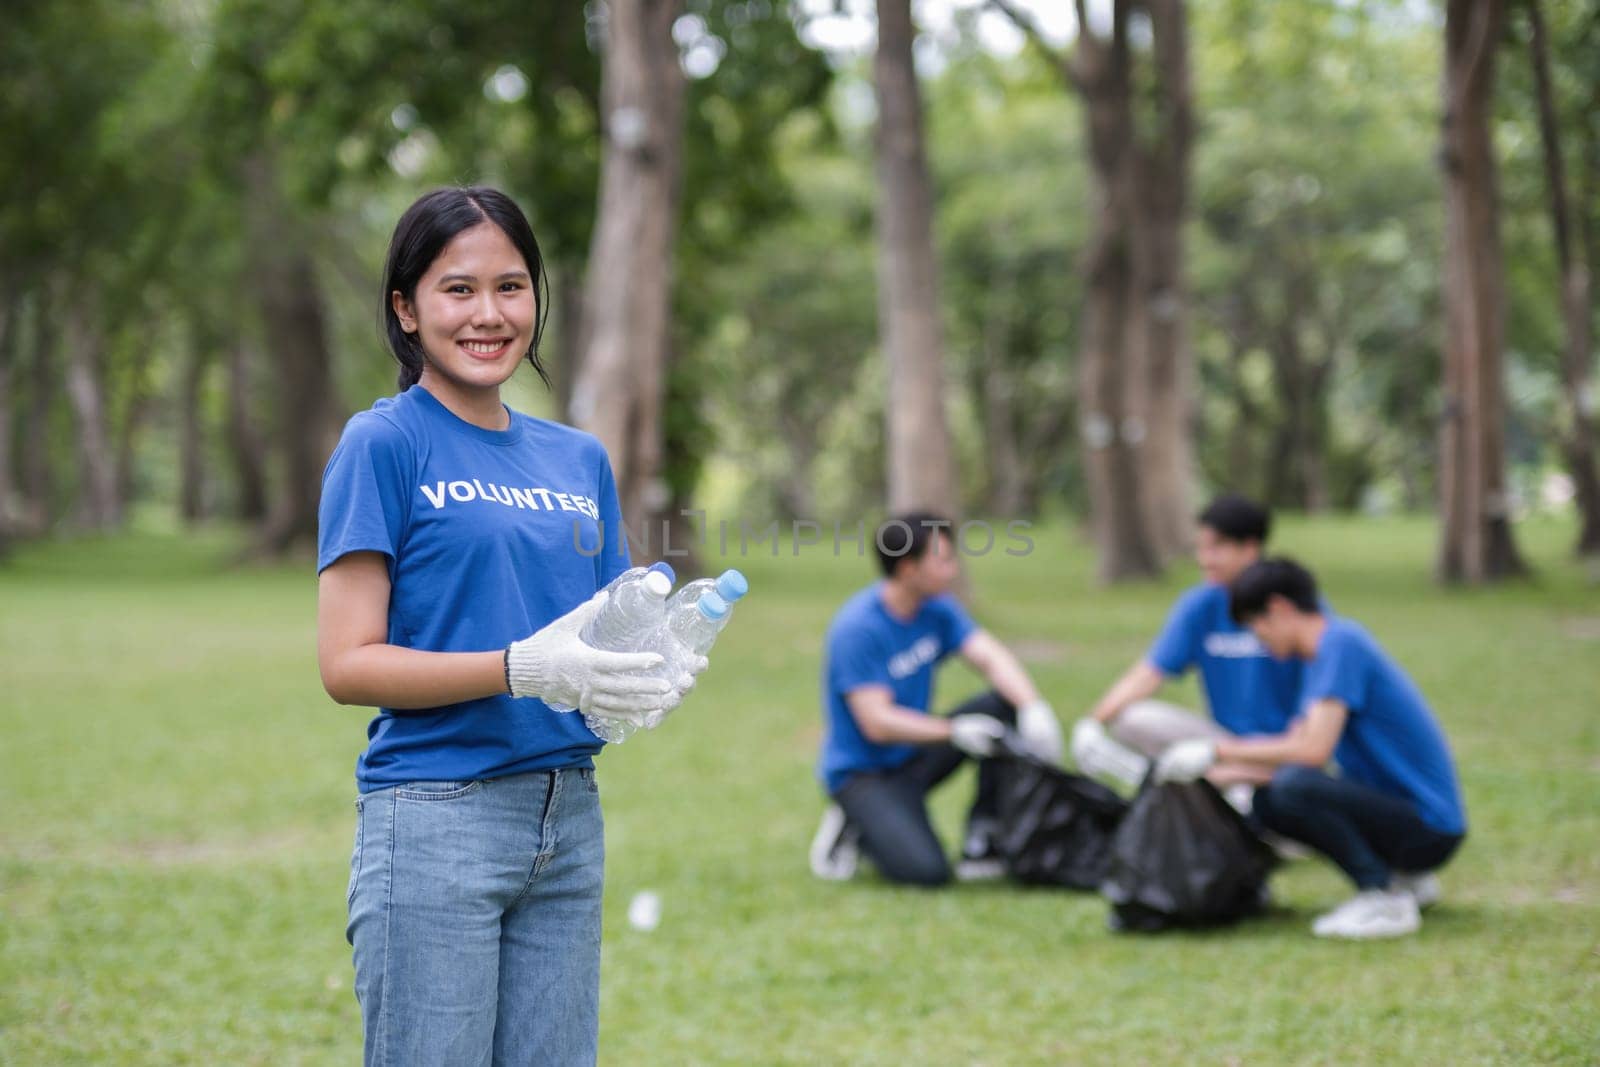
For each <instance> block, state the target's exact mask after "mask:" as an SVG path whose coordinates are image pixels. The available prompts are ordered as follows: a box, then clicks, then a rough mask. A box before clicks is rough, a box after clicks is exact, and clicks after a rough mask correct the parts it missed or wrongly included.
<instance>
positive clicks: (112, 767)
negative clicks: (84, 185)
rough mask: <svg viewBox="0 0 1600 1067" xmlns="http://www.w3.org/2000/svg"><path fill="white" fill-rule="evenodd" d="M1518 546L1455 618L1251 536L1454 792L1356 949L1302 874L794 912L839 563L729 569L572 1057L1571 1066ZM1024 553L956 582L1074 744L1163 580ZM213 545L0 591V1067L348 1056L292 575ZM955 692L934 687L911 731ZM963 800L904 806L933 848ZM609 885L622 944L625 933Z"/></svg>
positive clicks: (1552, 532)
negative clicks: (598, 1012)
mask: <svg viewBox="0 0 1600 1067" xmlns="http://www.w3.org/2000/svg"><path fill="white" fill-rule="evenodd" d="M1519 534H1520V536H1521V538H1522V541H1523V545H1524V548H1525V549H1526V551H1527V552H1528V554H1529V556H1530V557H1531V558H1532V559H1533V560H1534V561H1535V562H1536V564H1537V566H1538V568H1539V574H1540V576H1539V578H1538V579H1537V580H1536V581H1535V582H1534V583H1532V584H1524V585H1517V586H1513V587H1510V588H1504V589H1494V590H1470V591H1462V590H1441V589H1439V588H1437V587H1435V586H1434V585H1433V584H1432V583H1431V582H1430V580H1429V566H1430V561H1431V556H1432V548H1433V531H1432V526H1431V524H1429V523H1426V522H1423V521H1420V520H1371V521H1363V520H1354V519H1328V520H1318V521H1315V522H1310V521H1295V520H1289V521H1286V522H1284V523H1283V530H1282V532H1281V534H1280V536H1279V539H1278V547H1279V548H1281V549H1282V550H1284V551H1288V552H1291V553H1293V554H1295V555H1298V556H1300V557H1301V558H1302V559H1304V560H1305V561H1307V562H1308V563H1310V564H1311V565H1312V566H1313V567H1314V568H1315V569H1316V570H1317V571H1318V573H1319V576H1320V577H1321V578H1322V579H1323V582H1324V585H1325V587H1326V588H1325V591H1326V593H1327V595H1328V597H1329V599H1330V601H1331V602H1332V603H1333V605H1334V606H1335V608H1336V609H1338V610H1339V611H1341V612H1343V613H1346V614H1349V615H1351V616H1353V617H1355V618H1357V619H1359V620H1361V621H1363V622H1365V623H1366V624H1367V625H1368V626H1369V627H1370V628H1371V629H1372V630H1373V631H1374V632H1375V633H1376V634H1377V636H1378V637H1379V639H1380V640H1381V641H1382V642H1383V643H1384V644H1385V645H1386V646H1387V647H1388V648H1389V650H1390V651H1391V652H1392V653H1394V654H1395V655H1396V656H1397V657H1398V658H1399V659H1400V661H1401V662H1402V663H1403V664H1404V665H1405V666H1406V667H1407V668H1408V669H1409V670H1410V671H1411V673H1412V675H1413V676H1414V677H1415V678H1416V680H1417V681H1418V683H1419V684H1420V685H1421V687H1422V688H1423V690H1424V691H1425V692H1426V693H1427V694H1428V695H1429V696H1430V698H1431V699H1432V701H1433V703H1434V706H1435V708H1436V710H1437V711H1438V713H1439V715H1440V717H1441V718H1442V720H1443V722H1444V725H1445V728H1446V730H1447V731H1448V733H1449V734H1450V736H1451V739H1452V742H1453V744H1454V747H1455V751H1456V754H1457V757H1458V759H1459V761H1460V765H1461V771H1462V777H1463V783H1464V786H1465V790H1466V798H1467V807H1468V814H1469V818H1470V819H1471V822H1472V833H1471V836H1470V838H1469V839H1468V842H1467V844H1466V846H1465V847H1464V849H1463V851H1462V852H1461V853H1460V854H1459V856H1458V857H1457V859H1456V860H1455V862H1454V863H1452V865H1451V866H1450V867H1449V868H1448V869H1447V870H1446V872H1445V876H1444V883H1445V889H1446V897H1445V902H1444V903H1443V904H1441V905H1440V906H1439V908H1438V909H1437V910H1435V911H1432V912H1430V913H1429V915H1428V917H1427V920H1426V922H1425V925H1424V928H1423V930H1422V933H1421V934H1420V935H1419V936H1417V937H1414V938H1410V939H1406V940H1403V941H1399V942H1392V943H1380V944H1340V943H1333V944H1330V943H1323V942H1319V941H1316V940H1314V939H1313V938H1312V937H1311V936H1310V935H1309V934H1308V932H1307V925H1308V924H1309V922H1310V919H1311V917H1312V916H1313V915H1314V914H1315V913H1317V912H1318V911H1320V910H1322V909H1323V908H1325V907H1327V906H1329V905H1331V904H1333V903H1336V902H1337V901H1338V900H1340V899H1342V898H1343V897H1344V896H1345V895H1347V892H1348V890H1347V887H1346V886H1345V885H1344V883H1343V882H1342V880H1341V879H1340V878H1338V877H1337V876H1336V875H1335V874H1334V873H1333V872H1332V871H1331V869H1329V868H1328V867H1326V866H1325V865H1323V864H1320V863H1318V862H1314V861H1307V862H1300V863H1297V864H1294V865H1291V866H1290V867H1288V868H1286V869H1285V870H1283V871H1282V872H1280V873H1279V874H1278V875H1277V876H1276V877H1275V879H1274V892H1275V894H1276V897H1277V899H1278V901H1279V903H1280V906H1281V907H1280V911H1279V912H1278V913H1277V914H1276V915H1274V916H1273V917H1271V918H1269V919H1267V920H1264V921H1260V922H1256V923H1252V924H1248V925H1245V926H1241V927H1238V928H1236V929H1232V930H1226V931H1219V932H1213V933H1204V934H1185V935H1167V936H1159V937H1128V936H1118V935H1113V934H1110V933H1108V932H1106V928H1105V917H1106V906H1105V905H1104V903H1103V902H1102V901H1100V900H1099V899H1098V898H1096V897H1094V896H1090V895H1082V894H1072V893H1066V892H1053V891H1041V890H1020V889H1013V888H1009V887H1001V886H992V885H991V886H985V887H957V888H954V889H952V890H949V891H946V892H940V893H920V892H913V891H905V890H899V889H894V888H890V887H887V886H885V885H884V884H882V883H881V882H878V881H877V880H875V879H874V878H871V877H862V878H859V879H858V880H857V881H855V882H853V883H848V884H822V883H818V882H815V881H813V880H812V879H811V878H810V876H809V875H808V873H807V871H806V864H805V847H806V844H807V841H808V840H809V837H810V835H811V832H812V830H813V828H814V827H815V823H816V819H817V816H818V813H819V812H820V810H821V806H822V800H821V796H820V793H819V791H818V788H817V786H816V784H815V782H814V780H813V778H812V771H811V765H812V760H813V758H814V754H815V748H816V742H817V736H818V724H819V713H818V707H817V704H818V702H817V693H816V688H817V673H818V666H819V659H818V656H819V645H820V639H821V635H822V632H823V629H824V627H825V625H826V623H827V620H828V618H829V617H830V615H831V614H832V612H833V610H834V609H835V608H836V607H837V605H838V604H839V603H840V601H842V600H843V598H844V597H845V596H846V595H848V593H849V592H851V591H852V590H853V589H855V588H856V587H858V586H859V585H861V584H864V583H865V582H866V581H867V580H869V578H870V577H871V561H870V560H868V559H858V558H857V557H856V556H855V554H854V553H855V549H854V546H851V545H846V546H845V555H844V557H843V558H839V559H835V558H834V557H833V556H832V553H831V551H830V550H829V548H828V547H827V546H824V547H823V548H821V549H809V550H806V551H805V552H804V553H803V554H802V555H801V556H800V557H799V558H798V559H796V558H794V557H793V556H791V555H789V554H788V552H787V550H785V553H784V554H783V555H781V556H779V557H778V558H773V557H771V556H770V555H766V554H762V555H758V556H754V557H751V558H746V559H742V560H736V561H734V560H730V562H736V563H737V565H739V566H741V567H742V568H743V569H744V570H745V571H746V573H747V574H748V575H749V577H750V582H751V588H752V593H751V596H750V599H749V600H748V601H746V602H745V603H744V604H743V605H742V606H741V607H740V610H739V614H738V618H737V619H736V620H735V623H734V625H733V627H732V628H731V629H730V630H729V631H728V632H727V633H726V634H725V635H724V637H723V640H722V643H721V644H720V645H719V646H718V649H717V650H716V653H715V655H714V656H713V662H712V667H711V670H710V671H709V672H708V673H707V674H706V676H705V677H704V679H703V680H702V681H701V684H700V688H699V690H698V691H697V693H696V694H695V696H694V697H693V698H692V699H691V701H690V702H689V703H688V704H687V705H686V706H685V707H684V708H683V709H682V710H680V711H679V712H678V713H677V714H676V715H675V716H674V717H673V718H672V719H671V720H670V721H669V722H668V723H667V725H666V726H665V727H663V729H661V730H659V731H657V732H655V733H652V734H646V735H643V736H640V737H637V738H634V739H632V740H630V741H629V742H628V743H627V744H625V745H623V746H620V747H618V748H615V749H613V750H609V751H607V752H606V753H605V754H604V755H603V756H602V757H601V759H600V781H601V789H602V795H603V797H604V801H605V811H606V819H607V831H608V836H609V855H608V860H607V864H608V868H609V869H608V878H607V888H606V906H605V922H606V935H605V947H604V971H603V982H604V988H603V1003H602V1023H601V1059H602V1061H603V1062H606V1063H610V1064H629V1065H632V1064H658V1063H660V1064H680V1063H686V1064H697V1063H729V1064H802V1063H804V1064H812V1063H824V1064H833V1063H863V1064H925V1063H926V1064H967V1063H985V1064H1033V1063H1037V1064H1061V1063H1117V1064H1139V1063H1151V1064H1166V1063H1186V1062H1199V1063H1245V1064H1278V1063H1340V1064H1344V1063H1382V1064H1389V1063H1395V1064H1399V1063H1428V1064H1456V1063H1510V1064H1523V1063H1543V1062H1561V1063H1595V1062H1600V585H1597V584H1596V580H1595V576H1594V575H1593V574H1591V573H1586V572H1585V571H1584V570H1583V569H1582V568H1580V567H1579V566H1578V565H1576V564H1574V563H1572V562H1570V561H1569V560H1568V559H1567V558H1566V556H1565V551H1566V547H1567V545H1568V544H1569V543H1570V540H1571V536H1572V530H1571V528H1570V527H1568V526H1567V525H1565V524H1561V523H1555V522H1544V523H1530V524H1525V525H1524V526H1523V527H1521V528H1519ZM1034 537H1035V550H1034V551H1033V553H1032V554H1031V555H1028V556H1026V557H1024V558H1015V557H1008V556H1006V555H1004V554H1002V553H1001V552H1000V551H998V550H997V551H996V552H994V553H992V554H991V555H989V556H987V557H985V558H982V559H977V560H973V561H972V563H971V567H970V570H971V573H972V575H973V590H974V595H973V606H974V611H975V613H976V614H977V616H978V617H979V619H980V620H981V621H983V622H984V623H985V625H987V626H988V627H990V628H991V629H992V630H994V631H995V632H996V633H998V634H999V635H1000V636H1001V637H1002V638H1004V639H1006V640H1008V641H1011V642H1013V643H1014V644H1015V646H1016V647H1018V648H1019V649H1020V650H1021V651H1022V652H1023V654H1024V657H1025V658H1026V659H1027V661H1028V663H1029V665H1030V668H1031V669H1032V670H1033V671H1034V673H1035V676H1036V678H1037V679H1038V680H1039V682H1040V684H1041V686H1042V688H1043V689H1044V691H1045V693H1046V695H1047V696H1048V697H1049V698H1050V699H1051V700H1052V701H1053V702H1054V703H1055V705H1056V708H1057V709H1058V711H1059V712H1060V713H1061V715H1062V717H1063V719H1065V720H1067V721H1069V722H1070V720H1071V719H1072V718H1073V717H1075V716H1076V715H1078V714H1080V713H1081V711H1082V709H1084V708H1086V707H1087V706H1088V704H1089V703H1090V702H1091V701H1092V700H1093V699H1094V698H1095V696H1097V695H1098V693H1099V692H1100V690H1101V689H1102V688H1103V687H1104V686H1105V685H1106V684H1107V683H1108V682H1109V681H1110V680H1111V679H1112V678H1113V677H1114V676H1115V674H1116V673H1117V672H1118V671H1120V670H1121V669H1122V667H1123V666H1124V665H1125V664H1126V663H1127V662H1128V661H1129V660H1131V659H1132V657H1134V656H1135V655H1137V654H1138V653H1139V652H1141V651H1142V649H1143V648H1144V646H1145V644H1146V642H1147V641H1148V639H1149V637H1150V636H1151V635H1152V634H1153V632H1154V630H1155V628H1156V627H1157V626H1158V625H1159V623H1160V620H1161V618H1162V615H1163V613H1164V611H1165V608H1166V606H1167V604H1168V603H1169V602H1170V600H1171V598H1172V596H1173V594H1174V593H1175V592H1176V591H1177V590H1178V589H1180V588H1182V587H1183V586H1184V585H1185V584H1187V583H1188V582H1191V581H1193V579H1194V571H1193V568H1192V567H1189V568H1183V569H1181V570H1180V571H1179V572H1177V573H1174V574H1173V575H1172V576H1171V577H1170V578H1169V579H1168V580H1167V581H1165V582H1163V583H1160V584H1159V585H1145V586H1138V587H1133V588H1128V589H1117V590H1114V591H1108V590H1101V589H1098V588H1096V587H1095V586H1094V585H1093V584H1092V582H1091V581H1090V578H1089V573H1090V562H1091V561H1090V557H1089V554H1088V552H1087V551H1086V549H1085V548H1084V547H1083V545H1082V544H1081V543H1080V542H1079V541H1078V540H1077V538H1076V536H1075V535H1073V534H1072V533H1070V532H1069V531H1067V530H1065V529H1064V528H1062V527H1059V526H1056V527H1047V528H1041V529H1036V530H1035V531H1034ZM1002 547H1004V546H1003V544H1002ZM228 551H229V544H228V542H227V541H226V539H225V538H221V537H211V538H205V539H199V540H187V541H178V540H171V539H163V538H156V537H142V538H141V537H129V538H123V539H118V540H115V541H93V542H77V543H70V544H58V545H49V546H39V547H29V548H25V549H23V550H21V551H19V552H18V553H17V554H16V555H15V556H14V557H13V558H12V559H11V560H10V561H9V562H7V563H5V564H0V804H3V811H4V818H3V819H0V1062H3V1063H16V1064H58V1063H147V1064H178V1063H205V1064H220V1063H226V1064H245V1063H262V1064H274V1065H277V1064H295V1063H341V1064H342V1063H353V1062H358V1060H359V1056H360V1020H359V1013H358V1010H357V1007H356V1003H355V999H354V997H353V995H352V994H351V990H350V986H351V968H350V960H349V950H348V946H347V945H346V944H345V942H344V938H343V928H344V898H343V893H344V889H345V885H346V881H347V878H348V869H349V868H348V863H349V849H350V844H351V834H352V831H353V814H354V811H353V807H352V804H351V801H352V799H353V797H354V793H355V789H354V782H353V773H352V771H353V768H352V764H353V761H354V759H355V757H356V755H357V753H358V751H359V750H360V747H361V746H362V744H363V742H364V740H365V730H364V727H365V724H366V721H367V713H366V712H365V711H363V710H358V709H353V708H341V707H338V706H336V705H334V704H332V703H331V702H330V701H329V700H328V699H327V697H326V696H325V695H324V694H323V692H322V689H321V687H320V685H319V683H318V680H317V672H316V663H315V658H314V650H313V636H314V635H313V608H314V597H315V580H314V578H313V577H312V573H311V572H312V568H311V567H310V565H309V564H308V563H307V564H299V565H296V566H293V567H285V568H272V569H260V568H250V569H237V568H231V567H229V566H227V565H226V564H225V563H224V562H223V561H224V560H226V559H227V554H228ZM763 551H764V549H763ZM716 562H717V561H716V560H715V559H713V560H708V561H707V563H706V566H707V567H708V568H711V567H713V566H714V565H715V564H716ZM975 687H976V682H975V680H974V679H973V677H972V676H971V675H969V674H967V673H965V672H964V670H963V669H961V668H959V667H950V668H946V670H945V671H944V673H943V675H942V676H941V681H940V694H941V696H942V698H943V700H942V701H941V703H948V702H950V701H953V700H954V699H956V698H958V697H961V696H963V695H965V694H967V693H969V692H970V691H972V690H973V689H974V688H975ZM1178 696H1179V697H1180V698H1181V699H1184V700H1192V699H1194V690H1193V688H1192V686H1187V687H1183V688H1180V689H1179V690H1178ZM969 788H970V783H969V781H968V780H967V779H966V778H965V777H963V778H961V779H958V780H957V781H956V782H955V783H954V784H952V785H951V786H949V787H947V788H946V789H945V790H944V791H943V792H942V793H941V794H939V795H938V801H937V804H936V808H937V815H938V818H939V820H940V825H941V827H942V828H943V829H944V830H945V831H946V832H947V837H950V838H953V834H954V830H955V828H956V824H957V822H958V819H959V812H960V809H961V807H962V803H963V801H964V799H965V796H966V794H967V792H968V790H969ZM643 889H651V890H655V891H656V892H658V893H659V894H660V896H661V900H662V905H663V907H662V921H661V925H660V927H659V929H657V930H655V931H653V932H650V933H643V932H640V931H636V930H634V929H632V928H630V927H629V925H628V924H627V921H626V918H625V915H626V911H627V906H628V901H629V899H630V898H631V897H632V896H633V894H634V893H636V892H638V891H640V890H643Z"/></svg>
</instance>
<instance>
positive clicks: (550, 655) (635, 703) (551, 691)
mask: <svg viewBox="0 0 1600 1067" xmlns="http://www.w3.org/2000/svg"><path fill="white" fill-rule="evenodd" d="M609 595H610V594H608V593H606V592H605V591H604V590H602V591H601V592H598V593H596V594H595V595H594V596H593V597H591V598H590V599H589V600H587V601H585V602H584V603H582V604H580V605H578V606H577V607H576V608H573V609H572V610H571V611H569V612H567V613H566V614H565V615H563V616H561V617H560V618H559V619H557V620H555V621H554V622H552V623H551V624H550V625H548V626H546V627H545V628H544V629H542V630H540V631H539V632H538V633H536V634H534V635H532V636H531V637H525V638H523V639H522V640H521V641H515V642H513V643H512V644H511V645H510V647H508V648H507V649H506V681H507V682H508V683H509V686H510V690H511V695H512V696H518V697H538V698H539V699H540V700H543V701H545V702H546V703H549V704H565V705H566V706H568V707H574V708H577V709H578V710H579V711H582V712H583V713H584V714H586V715H594V716H598V717H600V718H607V719H625V720H627V721H629V722H631V723H632V724H633V725H635V726H641V725H643V724H644V722H645V720H646V719H647V718H649V717H650V716H651V715H652V714H653V713H656V712H660V711H661V710H662V709H663V708H665V707H666V706H667V703H668V700H669V698H670V697H671V696H672V694H673V693H674V689H673V686H672V685H671V684H670V683H668V682H667V681H666V680H664V679H661V678H651V677H649V676H647V675H646V674H645V672H646V671H649V670H651V669H652V668H654V667H658V666H660V664H661V657H660V656H659V655H658V654H656V653H654V652H604V651H601V650H600V649H596V648H591V647H589V646H588V645H586V644H584V642H583V639H582V638H581V637H579V636H578V635H579V633H580V632H581V631H582V630H583V627H584V625H585V624H586V623H588V621H589V620H590V619H592V618H594V616H595V614H596V613H598V612H599V610H600V609H601V607H602V606H604V604H605V602H606V598H607V597H608V596H609Z"/></svg>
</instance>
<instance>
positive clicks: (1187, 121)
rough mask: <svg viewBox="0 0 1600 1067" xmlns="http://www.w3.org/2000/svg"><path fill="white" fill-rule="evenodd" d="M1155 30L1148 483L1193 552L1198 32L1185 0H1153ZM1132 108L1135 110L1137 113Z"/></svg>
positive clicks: (1146, 219) (1144, 187) (1160, 524)
mask: <svg viewBox="0 0 1600 1067" xmlns="http://www.w3.org/2000/svg"><path fill="white" fill-rule="evenodd" d="M1144 7H1145V10H1146V11H1147V12H1148V13H1149V16H1150V23H1151V29H1152V31H1153V37H1154V42H1153V48H1154V54H1153V60H1154V63H1153V67H1154V69H1153V72H1152V73H1153V74H1154V85H1155V90H1156V93H1155V109H1154V110H1155V128H1154V129H1152V130H1149V131H1146V132H1144V133H1143V134H1136V135H1135V141H1134V143H1135V145H1136V146H1138V145H1143V146H1144V147H1142V148H1138V147H1136V149H1135V150H1136V152H1137V153H1138V159H1139V167H1138V173H1139V178H1140V181H1139V184H1138V187H1137V188H1138V196H1139V204H1138V208H1137V210H1136V213H1135V216H1134V221H1135V223H1136V225H1137V232H1138V233H1139V234H1140V239H1141V244H1142V249H1141V254H1140V256H1139V264H1140V278H1139V286H1140V289H1141V290H1142V292H1141V299H1140V303H1139V307H1138V309H1137V310H1138V312H1139V313H1140V314H1141V315H1142V316H1143V318H1144V324H1143V331H1142V332H1143V335H1144V342H1145V372H1144V373H1145V386H1146V390H1147V393H1146V397H1145V410H1146V415H1145V443H1144V447H1143V448H1142V449H1141V450H1140V453H1139V455H1140V459H1141V463H1142V465H1143V471H1142V477H1141V480H1140V489H1141V490H1142V491H1143V493H1144V510H1145V515H1146V519H1147V521H1148V523H1149V530H1150V538H1151V541H1152V542H1153V543H1154V547H1155V549H1156V551H1157V552H1158V553H1159V554H1160V555H1161V556H1162V557H1163V558H1172V557H1175V556H1180V555H1185V554H1187V553H1188V551H1189V548H1190V544H1191V541H1192V538H1193V530H1194V515H1193V500H1192V496H1191V491H1192V486H1193V482H1194V476H1193V466H1194V454H1193V445H1192V439H1193V423H1194V412H1193V410H1192V397H1193V395H1194V356H1193V353H1192V352H1191V350H1190V348H1189V330H1188V322H1189V316H1188V299H1189V295H1188V286H1187V283H1186V281H1185V278H1184V251H1183V223H1184V218H1185V216H1186V215H1187V213H1188V208H1189V157H1190V147H1191V145H1192V143H1193V140H1194V104H1193V93H1192V90H1191V88H1190V79H1189V29H1188V19H1187V15H1186V13H1185V11H1184V3H1183V0H1145V3H1144ZM1131 117H1132V114H1131V112H1130V118H1131Z"/></svg>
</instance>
